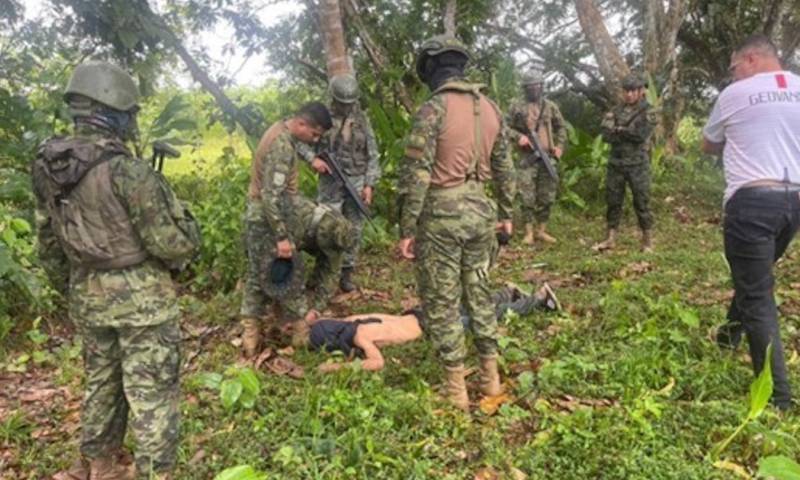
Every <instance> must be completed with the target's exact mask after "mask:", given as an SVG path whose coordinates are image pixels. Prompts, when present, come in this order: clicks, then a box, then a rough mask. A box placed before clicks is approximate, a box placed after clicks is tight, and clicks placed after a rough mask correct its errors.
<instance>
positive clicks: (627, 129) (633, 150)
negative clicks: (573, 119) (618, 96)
mask: <svg viewBox="0 0 800 480" xmlns="http://www.w3.org/2000/svg"><path fill="white" fill-rule="evenodd" d="M654 126H655V113H654V111H653V110H652V109H651V108H650V105H649V104H648V103H647V100H645V99H642V100H641V101H640V102H639V103H637V104H635V105H628V104H624V103H623V104H621V105H618V106H617V107H615V108H614V109H613V110H611V111H610V112H608V113H606V115H605V116H604V117H603V121H602V123H601V124H600V127H601V131H602V134H603V140H605V141H606V142H608V143H609V144H611V156H610V158H609V160H608V163H609V164H611V165H618V166H625V165H639V164H641V163H644V162H648V161H650V154H649V142H650V134H651V133H652V132H653V127H654Z"/></svg>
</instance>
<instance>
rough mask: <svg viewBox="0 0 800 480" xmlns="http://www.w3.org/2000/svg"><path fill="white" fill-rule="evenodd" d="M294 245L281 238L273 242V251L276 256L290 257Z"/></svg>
mask: <svg viewBox="0 0 800 480" xmlns="http://www.w3.org/2000/svg"><path fill="white" fill-rule="evenodd" d="M293 250H294V247H293V246H292V242H291V241H289V240H281V241H279V242H278V243H276V244H275V252H276V255H278V258H292V252H293Z"/></svg>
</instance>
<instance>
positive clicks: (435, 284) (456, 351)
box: [398, 35, 514, 410]
mask: <svg viewBox="0 0 800 480" xmlns="http://www.w3.org/2000/svg"><path fill="white" fill-rule="evenodd" d="M468 60H469V55H468V53H467V51H466V49H465V48H464V46H463V45H462V44H461V42H459V41H458V40H457V39H455V38H454V37H450V36H445V35H441V36H437V37H433V38H431V39H429V40H428V41H426V42H425V43H423V44H422V47H421V49H420V52H419V54H418V56H417V64H416V66H417V74H418V75H419V77H420V79H421V80H422V81H423V82H425V83H426V84H427V85H428V87H429V88H430V90H431V91H432V92H433V94H432V96H431V98H430V99H429V100H428V101H427V102H425V103H424V104H423V105H422V107H420V109H419V110H418V111H417V113H416V114H415V116H414V122H413V125H412V129H411V132H410V133H409V135H408V137H407V140H406V150H405V160H404V163H403V165H402V167H401V168H402V172H401V176H400V195H401V200H400V209H401V210H400V235H401V237H402V238H401V240H400V243H399V245H398V247H399V249H400V253H401V255H402V256H403V257H404V258H408V259H412V258H416V266H417V282H418V285H417V290H418V293H419V296H420V299H421V300H422V309H423V312H424V316H425V318H426V320H427V322H428V326H429V330H430V337H431V340H432V341H433V344H434V346H435V348H436V350H437V351H438V353H439V356H440V358H441V359H442V361H443V363H444V365H445V369H446V371H447V384H446V390H447V396H448V399H449V401H450V402H451V403H452V404H454V405H455V406H457V407H458V408H460V409H462V410H468V409H469V398H468V396H467V390H466V385H465V382H464V374H465V370H464V361H465V360H466V356H467V347H466V344H465V335H464V327H463V325H462V324H461V322H460V321H459V305H460V304H462V303H463V305H464V306H465V308H466V310H467V312H469V315H470V317H471V318H472V324H471V330H472V332H473V333H474V338H475V344H476V347H477V349H478V353H479V354H480V360H481V361H480V367H481V368H480V373H481V375H480V376H481V391H482V392H483V393H484V394H485V395H498V394H499V393H501V388H500V377H499V374H498V371H497V320H496V318H495V315H494V312H493V310H492V302H491V299H490V297H491V293H490V291H489V285H488V278H487V277H488V269H489V264H490V261H491V252H492V250H493V247H494V244H495V242H496V239H495V228H500V229H501V230H502V231H504V232H505V233H506V234H511V230H512V227H511V215H512V209H513V205H512V201H513V194H514V180H513V175H514V166H513V162H512V160H511V157H510V155H509V152H508V149H507V146H506V143H505V140H504V136H503V128H504V126H505V125H504V121H503V116H502V114H501V112H500V110H499V109H498V108H497V106H496V105H495V104H494V103H492V102H491V101H490V100H489V99H488V98H486V97H485V96H484V95H483V94H482V93H481V92H480V90H481V87H482V85H478V84H472V83H467V82H466V81H465V80H464V79H463V76H464V68H465V66H466V63H467V61H468ZM490 179H492V180H493V181H494V184H495V187H496V188H495V193H496V198H497V201H498V203H499V207H500V208H499V217H498V208H497V206H496V204H495V202H494V201H492V200H491V199H490V198H489V197H488V196H487V195H486V192H485V189H484V184H485V182H487V181H489V180H490ZM498 218H499V219H500V220H499V223H498Z"/></svg>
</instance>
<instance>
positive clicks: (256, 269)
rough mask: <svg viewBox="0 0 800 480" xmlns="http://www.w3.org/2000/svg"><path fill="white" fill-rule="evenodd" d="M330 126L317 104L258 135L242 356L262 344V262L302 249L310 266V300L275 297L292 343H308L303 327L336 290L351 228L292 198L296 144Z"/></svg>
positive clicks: (334, 214)
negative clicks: (288, 323)
mask: <svg viewBox="0 0 800 480" xmlns="http://www.w3.org/2000/svg"><path fill="white" fill-rule="evenodd" d="M330 127H331V117H330V113H329V112H328V109H327V108H326V107H325V106H324V105H322V104H321V103H319V102H311V103H308V104H306V105H304V106H303V107H302V108H301V109H300V110H299V111H298V113H297V114H295V116H294V117H292V118H290V119H288V120H280V121H278V122H275V123H274V124H273V125H272V126H271V127H270V128H269V129H268V130H267V131H266V132H265V133H264V135H263V137H262V138H261V141H260V143H259V145H258V149H257V150H256V153H255V155H254V157H253V165H252V171H251V176H250V188H249V192H248V200H247V210H246V213H245V243H246V246H247V257H248V269H247V278H246V281H245V287H244V289H245V290H244V296H243V298H242V306H241V310H240V315H241V321H242V326H243V327H244V332H243V334H242V347H243V349H244V353H245V355H246V356H248V357H252V356H253V355H255V354H256V353H258V351H259V348H260V345H261V322H260V317H261V316H262V315H264V313H265V304H266V302H267V300H268V297H267V295H266V293H265V292H264V290H263V288H262V284H261V281H260V279H261V277H262V276H263V275H262V274H263V272H262V269H263V268H265V265H264V261H263V260H264V258H265V256H267V255H268V254H272V253H271V251H272V252H275V255H276V256H277V257H278V258H292V256H293V255H300V250H305V251H307V252H309V253H311V254H312V255H313V256H314V257H315V259H316V262H315V265H314V272H313V274H312V277H311V281H312V283H313V286H314V293H313V295H312V298H311V299H310V302H309V300H308V299H307V298H306V292H305V291H304V289H302V288H301V289H300V290H299V291H297V292H291V295H288V296H287V297H284V298H280V299H277V298H273V299H272V300H273V301H276V302H277V303H278V304H279V305H280V306H281V307H282V310H283V312H282V313H284V314H286V315H288V316H289V317H290V318H291V320H292V330H293V334H292V343H293V344H295V345H305V344H306V343H307V342H308V321H310V320H312V319H314V318H316V316H317V315H318V311H319V310H322V309H323V308H324V307H325V306H326V304H327V302H328V300H329V299H330V297H331V296H332V295H333V293H334V292H335V289H336V280H337V279H338V278H339V272H340V271H341V268H342V255H343V252H344V251H345V250H347V249H349V248H351V247H352V244H353V241H354V239H355V235H354V233H353V228H352V226H351V225H350V222H348V221H347V220H346V219H345V218H344V217H343V216H342V214H341V213H340V212H338V211H336V210H334V209H332V208H331V207H329V206H327V205H322V204H315V203H314V202H312V201H311V200H309V199H307V198H305V197H304V196H303V195H302V194H300V192H299V191H298V161H299V160H301V159H302V158H303V157H302V156H301V153H299V145H298V144H301V143H304V144H314V143H316V142H317V141H319V138H320V137H321V136H322V134H323V133H325V131H326V130H328V129H329V128H330Z"/></svg>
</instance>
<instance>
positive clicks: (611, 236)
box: [592, 228, 617, 252]
mask: <svg viewBox="0 0 800 480" xmlns="http://www.w3.org/2000/svg"><path fill="white" fill-rule="evenodd" d="M616 246H617V229H616V228H609V229H608V232H607V233H606V239H605V240H603V241H602V242H598V243H595V244H594V245H592V250H594V251H595V252H602V251H605V250H612V249H613V248H614V247H616Z"/></svg>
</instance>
